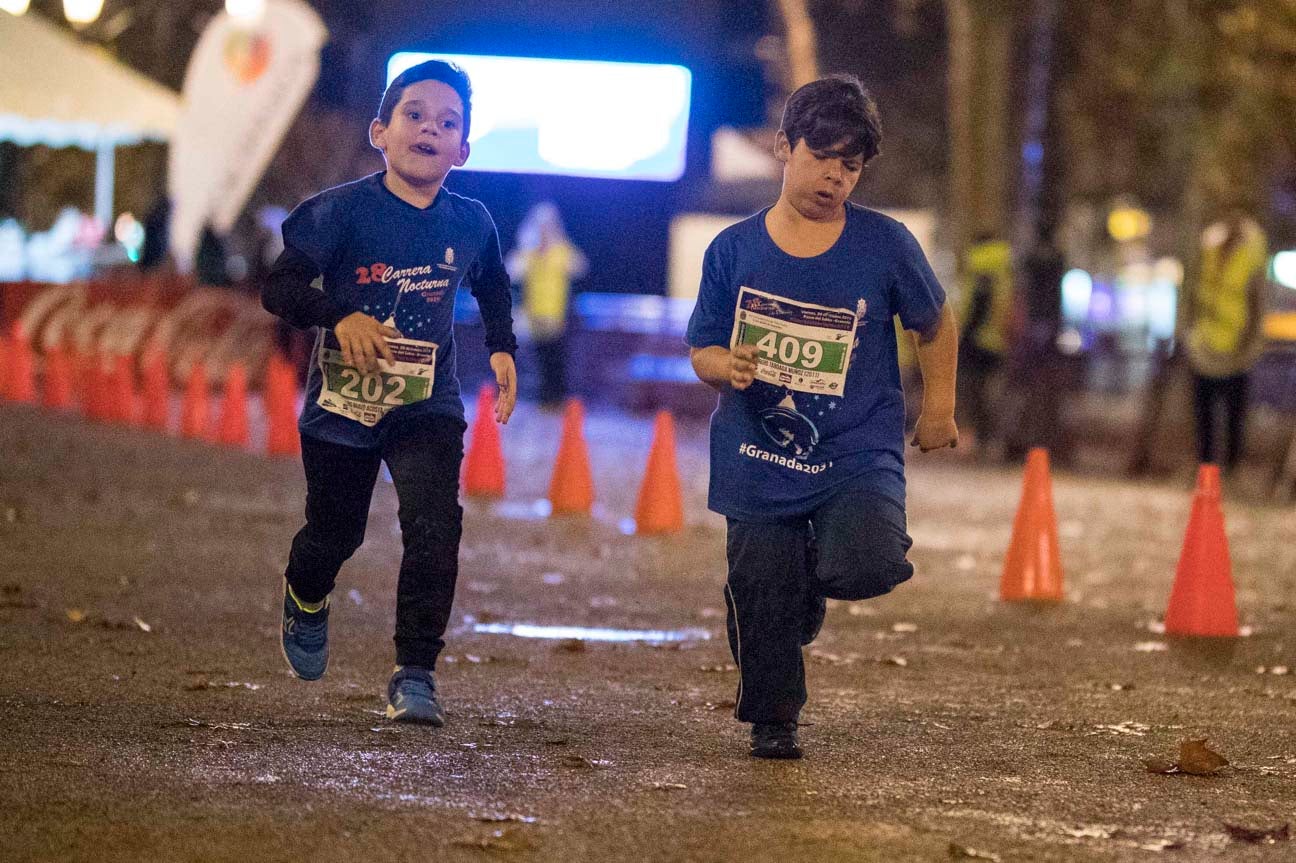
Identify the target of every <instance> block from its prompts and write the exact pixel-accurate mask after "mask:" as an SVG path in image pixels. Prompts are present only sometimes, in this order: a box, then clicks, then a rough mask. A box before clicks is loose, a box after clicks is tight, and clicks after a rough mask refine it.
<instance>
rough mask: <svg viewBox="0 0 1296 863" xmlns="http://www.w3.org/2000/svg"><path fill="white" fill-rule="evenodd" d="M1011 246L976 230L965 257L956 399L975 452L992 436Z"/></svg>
mask: <svg viewBox="0 0 1296 863" xmlns="http://www.w3.org/2000/svg"><path fill="white" fill-rule="evenodd" d="M1012 268H1013V264H1012V251H1011V249H1010V248H1009V246H1008V243H1007V242H1006V241H1004V240H1001V239H998V238H996V237H995V236H994V235H992V234H980V235H979V236H977V238H976V240H975V241H974V242H973V244H972V245H971V246H969V247H968V250H967V252H966V253H965V255H964V258H963V267H962V270H963V292H962V293H963V302H962V307H961V309H960V310H959V320H960V321H961V322H962V330H961V332H960V335H959V363H958V367H959V384H960V385H961V389H962V392H961V393H960V394H959V398H958V403H959V405H960V406H961V407H963V409H964V412H965V414H966V415H965V417H964V419H963V421H961V422H960V425H961V426H964V427H971V429H972V434H973V437H974V439H975V443H976V452H977V454H978V455H980V456H985V455H986V454H987V453H988V451H989V449H988V448H989V447H990V446H991V444H992V442H993V441H994V439H995V437H996V429H995V417H996V416H997V411H996V402H997V401H998V400H997V399H996V398H995V378H996V376H997V375H998V374H999V371H1000V368H1001V367H1002V365H1003V361H1004V356H1005V355H1006V354H1007V352H1008V345H1009V326H1010V324H1011V322H1012V308H1013V269H1012Z"/></svg>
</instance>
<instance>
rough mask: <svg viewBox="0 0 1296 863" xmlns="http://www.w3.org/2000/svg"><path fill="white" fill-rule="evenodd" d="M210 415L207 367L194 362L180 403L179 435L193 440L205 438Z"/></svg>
mask: <svg viewBox="0 0 1296 863" xmlns="http://www.w3.org/2000/svg"><path fill="white" fill-rule="evenodd" d="M210 417H211V408H210V406H209V405H208V394H207V369H206V367H205V366H203V364H202V363H195V364H194V367H193V370H192V371H191V372H190V373H189V384H188V386H186V387H185V393H184V400H183V401H182V402H181V403H180V436H181V437H184V438H190V439H193V440H203V439H205V438H206V437H207V435H208V423H209V422H210Z"/></svg>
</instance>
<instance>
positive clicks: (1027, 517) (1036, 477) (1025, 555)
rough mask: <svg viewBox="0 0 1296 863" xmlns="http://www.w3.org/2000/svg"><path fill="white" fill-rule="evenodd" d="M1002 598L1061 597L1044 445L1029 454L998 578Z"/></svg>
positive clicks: (1044, 599)
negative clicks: (1005, 554) (1020, 494)
mask: <svg viewBox="0 0 1296 863" xmlns="http://www.w3.org/2000/svg"><path fill="white" fill-rule="evenodd" d="M999 598H1000V599H1002V600H1004V601H1005V602H1017V601H1022V600H1026V601H1035V602H1060V601H1061V600H1062V560H1061V557H1060V556H1059V554H1058V532H1057V516H1056V515H1054V513H1053V482H1052V480H1051V479H1050V478H1049V457H1048V451H1047V450H1044V449H1040V448H1036V449H1033V450H1031V451H1030V453H1029V454H1028V455H1027V456H1026V479H1025V481H1024V482H1023V484H1022V496H1021V503H1020V504H1019V505H1018V507H1017V517H1016V519H1014V520H1013V531H1012V539H1011V540H1010V541H1009V543H1008V556H1007V557H1006V558H1005V559H1004V570H1003V577H1002V578H1001V579H1000V580H999Z"/></svg>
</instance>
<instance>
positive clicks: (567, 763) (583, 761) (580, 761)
mask: <svg viewBox="0 0 1296 863" xmlns="http://www.w3.org/2000/svg"><path fill="white" fill-rule="evenodd" d="M559 763H561V764H562V766H563V767H573V768H575V769H577V770H599V769H602V768H604V767H607V766H609V765H611V763H612V762H611V761H602V760H598V759H589V758H586V757H585V756H584V755H564V756H563V757H562V759H561V761H560V762H559Z"/></svg>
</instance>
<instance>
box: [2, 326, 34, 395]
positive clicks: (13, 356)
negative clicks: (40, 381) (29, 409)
mask: <svg viewBox="0 0 1296 863" xmlns="http://www.w3.org/2000/svg"><path fill="white" fill-rule="evenodd" d="M8 348H9V350H8V351H7V352H6V354H5V357H4V359H5V360H6V363H5V364H6V365H7V366H8V367H9V373H8V375H7V380H6V381H5V398H7V399H9V400H10V401H14V402H25V403H27V404H35V403H36V360H35V357H33V356H32V346H31V339H29V338H28V337H27V334H26V333H24V332H23V330H22V325H21V324H19V323H18V322H17V321H14V324H13V330H12V331H11V333H10V338H9V343H8Z"/></svg>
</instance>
